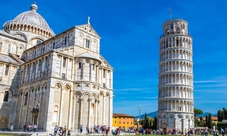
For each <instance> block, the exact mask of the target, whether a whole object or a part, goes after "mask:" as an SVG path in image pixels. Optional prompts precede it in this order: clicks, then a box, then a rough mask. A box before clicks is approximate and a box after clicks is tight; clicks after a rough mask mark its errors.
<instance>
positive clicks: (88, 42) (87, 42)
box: [85, 39, 90, 48]
mask: <svg viewBox="0 0 227 136" xmlns="http://www.w3.org/2000/svg"><path fill="white" fill-rule="evenodd" d="M89 46H90V40H88V39H86V45H85V47H86V48H89Z"/></svg>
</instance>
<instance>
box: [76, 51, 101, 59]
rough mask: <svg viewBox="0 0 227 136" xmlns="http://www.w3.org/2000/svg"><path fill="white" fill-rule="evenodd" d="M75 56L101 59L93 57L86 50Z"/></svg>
mask: <svg viewBox="0 0 227 136" xmlns="http://www.w3.org/2000/svg"><path fill="white" fill-rule="evenodd" d="M76 57H80V58H91V59H96V60H99V61H101V60H100V59H99V58H98V57H95V56H93V55H91V54H90V53H88V52H85V53H82V54H80V55H78V56H76Z"/></svg>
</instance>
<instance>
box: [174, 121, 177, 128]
mask: <svg viewBox="0 0 227 136" xmlns="http://www.w3.org/2000/svg"><path fill="white" fill-rule="evenodd" d="M174 129H175V131H176V130H177V119H176V118H174Z"/></svg>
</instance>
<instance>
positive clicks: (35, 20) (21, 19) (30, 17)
mask: <svg viewBox="0 0 227 136" xmlns="http://www.w3.org/2000/svg"><path fill="white" fill-rule="evenodd" d="M37 10H38V6H37V5H36V3H35V2H34V3H33V4H32V5H31V7H30V11H26V12H23V13H21V14H19V15H18V16H17V17H16V18H14V20H13V21H14V22H17V23H22V24H23V23H25V24H31V25H35V26H37V27H41V28H44V29H46V30H49V31H51V29H50V27H49V25H48V24H47V22H46V20H45V19H44V18H43V17H42V16H41V15H40V14H39V13H37V12H36V11H37Z"/></svg>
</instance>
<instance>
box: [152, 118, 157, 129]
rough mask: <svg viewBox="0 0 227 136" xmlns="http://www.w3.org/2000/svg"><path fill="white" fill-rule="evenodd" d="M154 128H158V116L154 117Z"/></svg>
mask: <svg viewBox="0 0 227 136" xmlns="http://www.w3.org/2000/svg"><path fill="white" fill-rule="evenodd" d="M152 129H154V130H157V118H156V117H154V122H153V126H152Z"/></svg>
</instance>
